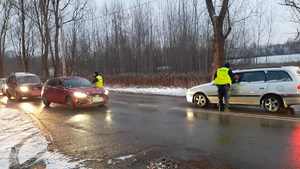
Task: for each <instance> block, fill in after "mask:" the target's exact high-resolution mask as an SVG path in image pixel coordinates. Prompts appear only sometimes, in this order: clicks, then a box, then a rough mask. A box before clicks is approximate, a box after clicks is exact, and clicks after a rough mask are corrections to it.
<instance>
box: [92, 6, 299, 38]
mask: <svg viewBox="0 0 300 169" xmlns="http://www.w3.org/2000/svg"><path fill="white" fill-rule="evenodd" d="M94 1H95V3H96V4H97V6H98V9H99V11H100V9H101V6H102V5H103V4H104V3H105V2H107V3H109V2H111V1H113V0H94ZM122 1H123V2H124V4H126V5H127V7H130V6H133V5H134V3H135V2H136V0H122ZM142 1H143V2H147V1H149V0H142ZM156 1H165V0H156ZM199 1H203V3H205V2H204V0H199ZM245 1H246V0H245ZM248 1H250V2H254V1H255V0H248ZM282 1H283V0H265V2H267V4H266V5H269V7H271V8H272V13H273V25H274V26H273V30H272V31H273V33H272V38H271V41H272V43H284V42H286V41H287V40H288V39H294V38H295V36H296V34H295V32H297V27H296V25H295V24H294V23H292V22H291V18H290V11H289V8H287V7H283V6H282V5H280V2H282ZM127 7H126V8H127Z"/></svg>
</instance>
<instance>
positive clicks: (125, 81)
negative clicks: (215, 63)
mask: <svg viewBox="0 0 300 169" xmlns="http://www.w3.org/2000/svg"><path fill="white" fill-rule="evenodd" d="M208 79H209V78H208V76H207V75H201V74H198V73H186V74H173V73H164V74H155V75H153V74H152V75H135V74H134V75H133V74H126V75H115V76H105V82H106V84H108V85H121V86H164V87H167V86H168V87H169V86H173V87H191V86H195V85H198V84H201V83H205V82H207V81H208Z"/></svg>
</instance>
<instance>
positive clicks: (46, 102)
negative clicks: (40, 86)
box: [42, 97, 51, 107]
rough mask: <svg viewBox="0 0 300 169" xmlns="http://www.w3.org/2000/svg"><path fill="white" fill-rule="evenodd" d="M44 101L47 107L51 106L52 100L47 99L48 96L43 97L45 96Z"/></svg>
mask: <svg viewBox="0 0 300 169" xmlns="http://www.w3.org/2000/svg"><path fill="white" fill-rule="evenodd" d="M42 101H43V104H44V105H45V106H46V107H50V104H51V102H49V100H47V98H45V97H43V98H42Z"/></svg>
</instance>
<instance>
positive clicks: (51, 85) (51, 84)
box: [43, 79, 56, 102]
mask: <svg viewBox="0 0 300 169" xmlns="http://www.w3.org/2000/svg"><path fill="white" fill-rule="evenodd" d="M55 83H56V82H55V79H51V80H49V81H48V82H47V83H46V84H45V86H44V88H43V97H45V98H46V99H47V100H48V101H50V102H55V100H54V93H53V92H54V90H55Z"/></svg>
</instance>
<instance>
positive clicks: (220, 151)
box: [2, 93, 300, 169]
mask: <svg viewBox="0 0 300 169" xmlns="http://www.w3.org/2000/svg"><path fill="white" fill-rule="evenodd" d="M3 100H4V99H2V101H3ZM3 102H4V103H3V104H2V106H3V107H9V108H13V109H19V110H21V111H23V112H24V113H28V114H29V115H30V116H32V117H33V119H35V121H37V122H38V123H37V124H38V125H39V126H40V127H41V129H42V130H43V132H44V133H45V135H47V136H48V139H49V140H50V141H51V142H52V144H51V145H50V148H54V149H58V150H59V151H61V152H62V153H65V154H67V155H70V156H72V157H74V158H78V159H82V160H86V164H87V165H88V167H91V168H97V169H98V168H99V169H101V168H118V169H119V168H122V169H127V168H130V169H143V168H145V169H146V168H147V166H149V165H150V164H151V163H152V164H153V165H154V164H155V162H156V161H159V160H161V158H166V159H170V160H172V162H173V161H174V162H173V163H176V165H177V168H195V169H196V168H238V169H297V168H299V169H300V113H298V112H296V114H295V115H284V114H275V115H274V114H266V113H263V112H262V111H260V110H259V109H252V108H251V109H249V108H245V107H242V108H241V107H236V108H234V109H233V110H232V111H231V112H227V113H218V112H216V111H215V109H210V110H202V109H197V108H194V107H193V106H190V105H187V104H186V102H185V99H184V98H183V97H166V96H151V95H134V94H118V93H111V94H110V102H109V104H108V105H107V107H102V108H84V109H81V110H78V111H73V110H70V109H68V108H66V107H64V106H61V105H52V106H51V108H47V109H46V108H43V106H42V104H41V102H40V101H39V100H28V101H23V102H22V103H17V102H14V101H8V103H5V101H3ZM297 110H300V109H297ZM128 155H130V156H128ZM124 156H125V157H124ZM118 157H124V159H122V158H119V159H118ZM176 165H175V167H174V168H176Z"/></svg>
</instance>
